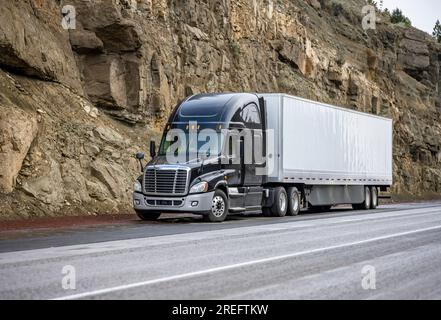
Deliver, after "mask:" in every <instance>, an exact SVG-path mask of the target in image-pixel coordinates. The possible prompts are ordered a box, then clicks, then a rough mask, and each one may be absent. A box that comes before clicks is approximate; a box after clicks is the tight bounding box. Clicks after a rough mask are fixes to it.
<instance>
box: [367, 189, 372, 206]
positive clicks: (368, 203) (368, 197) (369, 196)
mask: <svg viewBox="0 0 441 320" xmlns="http://www.w3.org/2000/svg"><path fill="white" fill-rule="evenodd" d="M370 203H371V195H370V192H369V191H366V207H369V205H370Z"/></svg>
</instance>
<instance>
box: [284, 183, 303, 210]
mask: <svg viewBox="0 0 441 320" xmlns="http://www.w3.org/2000/svg"><path fill="white" fill-rule="evenodd" d="M299 212H300V192H299V190H297V188H295V187H291V188H289V189H288V212H287V213H286V215H288V216H296V215H298V214H299Z"/></svg>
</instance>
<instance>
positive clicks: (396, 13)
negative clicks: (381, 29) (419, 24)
mask: <svg viewBox="0 0 441 320" xmlns="http://www.w3.org/2000/svg"><path fill="white" fill-rule="evenodd" d="M390 22H392V23H394V24H396V23H403V24H404V25H405V26H406V27H410V26H411V25H412V22H411V21H410V19H409V18H408V17H406V16H405V15H404V14H403V11H401V10H400V9H398V8H396V9H395V10H393V11H392V15H391V18H390Z"/></svg>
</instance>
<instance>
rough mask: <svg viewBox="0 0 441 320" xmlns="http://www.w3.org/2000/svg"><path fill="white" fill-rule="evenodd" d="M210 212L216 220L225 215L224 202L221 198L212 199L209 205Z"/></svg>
mask: <svg viewBox="0 0 441 320" xmlns="http://www.w3.org/2000/svg"><path fill="white" fill-rule="evenodd" d="M211 212H212V213H213V215H214V216H215V217H217V218H219V217H222V215H223V214H224V213H225V201H224V198H222V197H221V196H216V197H214V198H213V203H212V205H211Z"/></svg>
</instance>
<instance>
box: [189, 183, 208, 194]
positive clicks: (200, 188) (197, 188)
mask: <svg viewBox="0 0 441 320" xmlns="http://www.w3.org/2000/svg"><path fill="white" fill-rule="evenodd" d="M207 191H208V182H205V181H203V182H199V183H196V184H195V185H194V186H193V187H191V189H190V193H202V192H207Z"/></svg>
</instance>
